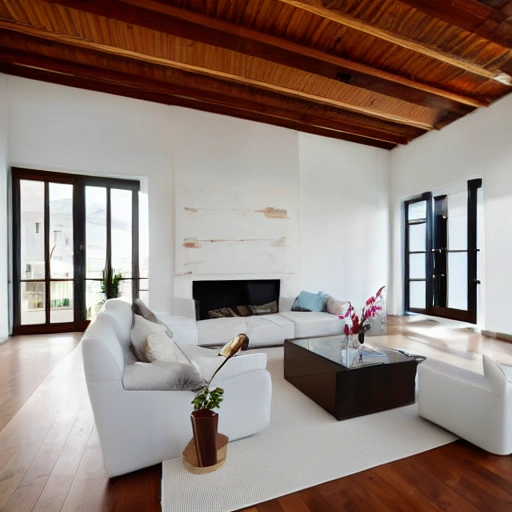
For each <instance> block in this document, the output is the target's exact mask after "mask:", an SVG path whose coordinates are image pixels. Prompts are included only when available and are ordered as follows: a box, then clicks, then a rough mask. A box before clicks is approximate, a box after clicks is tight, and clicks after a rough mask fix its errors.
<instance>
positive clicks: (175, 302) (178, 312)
mask: <svg viewBox="0 0 512 512" xmlns="http://www.w3.org/2000/svg"><path fill="white" fill-rule="evenodd" d="M172 314H173V315H175V316H186V317H188V318H193V319H194V320H196V303H195V301H194V299H181V298H177V297H174V298H173V299H172Z"/></svg>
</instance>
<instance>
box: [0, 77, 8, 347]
mask: <svg viewBox="0 0 512 512" xmlns="http://www.w3.org/2000/svg"><path fill="white" fill-rule="evenodd" d="M7 89H8V79H7V76H6V75H2V74H0V247H1V248H2V249H0V341H3V340H5V339H6V338H7V335H8V333H9V316H8V311H9V301H8V238H7V226H8V205H7V121H8V92H7Z"/></svg>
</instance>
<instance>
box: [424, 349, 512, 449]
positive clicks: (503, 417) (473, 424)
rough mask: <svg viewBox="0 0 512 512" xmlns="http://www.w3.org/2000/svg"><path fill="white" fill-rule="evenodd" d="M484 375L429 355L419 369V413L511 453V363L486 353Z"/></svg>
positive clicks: (474, 440)
mask: <svg viewBox="0 0 512 512" xmlns="http://www.w3.org/2000/svg"><path fill="white" fill-rule="evenodd" d="M482 362H483V373H484V374H483V375H481V374H479V373H475V372H471V371H468V370H465V369H462V368H458V367H456V366H453V365H450V364H447V363H443V362H441V361H435V360H432V359H427V360H426V361H424V362H423V363H421V364H420V366H419V369H418V402H419V408H420V416H422V417H423V418H425V419H427V420H430V421H432V422H433V423H436V424H437V425H440V426H441V427H444V428H446V429H447V430H450V431H451V432H453V433H454V434H457V435H458V436H460V437H462V438H463V439H466V440H467V441H469V442H471V443H473V444H475V445H477V446H479V447H480V448H483V449H484V450H486V451H488V452H491V453H495V454H497V455H510V454H511V453H512V382H511V381H512V367H509V366H504V365H500V364H498V363H497V362H496V361H494V360H493V359H491V358H490V357H489V356H487V355H485V354H484V355H483V361H482Z"/></svg>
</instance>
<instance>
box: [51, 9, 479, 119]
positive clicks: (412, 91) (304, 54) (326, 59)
mask: <svg viewBox="0 0 512 512" xmlns="http://www.w3.org/2000/svg"><path fill="white" fill-rule="evenodd" d="M50 2H51V3H55V4H59V5H63V6H66V7H70V8H74V9H78V10H82V9H83V10H85V11H86V12H90V13H93V14H96V15H100V16H105V17H108V18H111V19H116V20H119V21H123V22H126V23H131V24H134V25H138V26H143V27H146V28H150V29H152V30H156V31H160V32H163V33H166V34H171V35H175V36H178V37H184V38H188V39H191V40H195V41H200V42H203V43H206V44H211V45H215V46H219V47H222V48H225V49H228V50H233V51H236V52H240V53H243V54H246V55H251V56H254V57H258V58H261V59H265V60H268V61H271V62H275V63H278V64H284V65H288V66H293V67H295V68H297V69H301V70H303V71H307V72H309V73H314V74H318V75H321V76H325V77H327V78H331V79H336V77H342V78H341V81H345V82H346V83H349V84H350V85H353V86H356V87H361V88H364V89H368V90H371V91H374V92H378V93H381V94H386V95H389V96H392V97H398V98H401V99H403V100H404V101H408V102H411V103H415V104H418V105H422V106H425V107H428V108H433V109H437V110H451V111H454V112H458V113H461V114H465V113H467V112H468V109H467V106H469V107H480V106H486V105H488V104H489V102H488V101H485V100H480V99H475V98H470V97H467V96H463V95H460V94H457V93H455V92H453V91H445V90H442V89H441V88H436V87H433V86H431V85H428V84H423V83H419V82H416V81H414V80H411V79H410V78H407V77H402V76H399V75H396V74H393V73H389V72H386V71H383V70H379V69H374V68H371V67H369V66H366V65H364V64H361V63H357V62H353V61H350V60H349V59H345V58H341V57H337V56H334V55H329V54H326V53H324V52H321V51H318V50H315V49H313V48H308V47H307V46H304V45H300V44H297V43H294V42H292V41H287V40H285V39H282V38H278V37H274V36H271V35H268V34H265V33H261V32H258V31H255V30H251V29H247V28H244V27H242V26H239V25H234V24H231V23H227V22H225V21H222V20H218V19H214V18H209V17H207V16H204V15H201V14H197V13H194V12H189V11H186V10H184V9H180V8H176V7H173V6H170V5H166V4H163V3H161V2H156V1H145V2H144V3H143V4H142V5H140V3H139V2H138V1H134V0H124V1H112V2H103V1H102V0H91V1H89V2H82V1H80V0H50Z"/></svg>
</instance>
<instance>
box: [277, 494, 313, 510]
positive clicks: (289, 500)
mask: <svg viewBox="0 0 512 512" xmlns="http://www.w3.org/2000/svg"><path fill="white" fill-rule="evenodd" d="M277 501H278V502H279V505H281V507H282V509H283V511H284V512H310V510H309V508H308V507H307V506H306V504H305V503H304V501H302V498H301V497H300V496H299V495H298V494H297V493H294V494H288V495H287V496H282V497H281V498H278V500H277Z"/></svg>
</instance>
